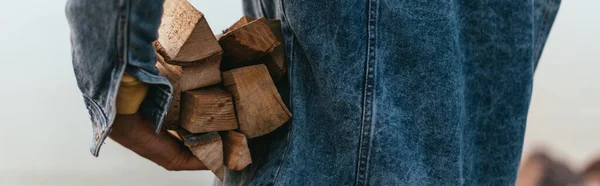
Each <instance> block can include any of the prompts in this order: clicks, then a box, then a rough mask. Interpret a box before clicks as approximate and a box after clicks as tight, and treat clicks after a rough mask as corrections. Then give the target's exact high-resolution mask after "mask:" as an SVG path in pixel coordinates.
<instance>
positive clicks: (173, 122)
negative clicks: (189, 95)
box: [156, 53, 181, 130]
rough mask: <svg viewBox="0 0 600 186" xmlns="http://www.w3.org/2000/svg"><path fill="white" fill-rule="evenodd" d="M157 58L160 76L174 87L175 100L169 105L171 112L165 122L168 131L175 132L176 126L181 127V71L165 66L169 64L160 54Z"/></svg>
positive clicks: (168, 112)
mask: <svg viewBox="0 0 600 186" xmlns="http://www.w3.org/2000/svg"><path fill="white" fill-rule="evenodd" d="M156 58H157V61H158V62H157V63H156V68H158V71H159V74H160V75H161V76H163V77H166V78H167V80H169V82H170V83H171V86H172V87H173V100H171V105H169V110H168V111H167V115H166V116H165V120H164V121H163V122H164V126H165V128H166V129H169V130H173V129H175V127H176V126H179V111H180V105H179V103H180V99H181V87H180V85H179V81H180V80H181V71H177V70H172V69H168V68H167V66H164V65H169V64H166V63H165V61H164V59H163V58H162V56H161V55H160V54H158V53H157V54H156ZM163 64H164V65H163ZM169 66H172V65H169Z"/></svg>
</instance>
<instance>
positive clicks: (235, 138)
mask: <svg viewBox="0 0 600 186" xmlns="http://www.w3.org/2000/svg"><path fill="white" fill-rule="evenodd" d="M219 134H220V135H221V139H222V140H223V159H224V164H225V166H227V167H228V168H230V169H232V170H238V171H239V170H243V169H244V168H246V167H247V166H248V165H250V164H251V163H252V156H251V155H250V149H248V140H247V139H246V136H244V134H242V133H238V132H235V131H226V132H219Z"/></svg>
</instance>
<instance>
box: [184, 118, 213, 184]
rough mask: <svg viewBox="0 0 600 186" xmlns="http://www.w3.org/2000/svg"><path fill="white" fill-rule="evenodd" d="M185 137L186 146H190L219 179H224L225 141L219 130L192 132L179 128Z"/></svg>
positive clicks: (195, 154)
mask: <svg viewBox="0 0 600 186" xmlns="http://www.w3.org/2000/svg"><path fill="white" fill-rule="evenodd" d="M178 133H180V136H182V137H183V141H184V143H185V146H187V147H189V148H190V150H191V151H192V153H193V154H194V156H196V157H197V158H198V159H199V160H200V161H202V163H204V165H206V167H207V168H208V169H210V170H211V171H212V172H213V173H214V174H215V175H216V176H217V178H219V180H221V181H222V180H223V176H224V175H223V174H224V172H223V171H224V170H223V141H222V140H221V137H220V136H219V133H217V132H210V133H201V134H192V133H189V132H187V131H184V130H179V131H178Z"/></svg>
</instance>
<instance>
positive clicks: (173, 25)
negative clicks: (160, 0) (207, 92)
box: [156, 0, 223, 66]
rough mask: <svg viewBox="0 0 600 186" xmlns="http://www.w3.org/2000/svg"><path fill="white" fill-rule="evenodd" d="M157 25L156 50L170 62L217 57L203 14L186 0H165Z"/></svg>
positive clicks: (218, 52)
mask: <svg viewBox="0 0 600 186" xmlns="http://www.w3.org/2000/svg"><path fill="white" fill-rule="evenodd" d="M163 7H164V11H163V16H162V20H161V24H160V27H159V29H158V33H159V38H158V42H159V43H160V45H158V46H156V48H157V50H158V52H159V53H160V54H161V55H162V56H163V57H164V58H165V61H166V62H167V63H170V64H175V65H181V66H187V65H193V64H196V63H203V62H206V61H220V57H221V54H222V53H223V50H222V49H221V46H219V44H218V42H217V40H216V38H215V36H214V35H213V32H212V30H211V29H210V27H209V25H208V23H207V22H206V18H205V17H204V15H203V14H202V13H201V12H200V11H198V10H197V9H196V8H194V6H192V4H190V3H189V2H188V1H187V0H166V1H165V3H164V5H163Z"/></svg>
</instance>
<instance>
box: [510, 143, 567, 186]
mask: <svg viewBox="0 0 600 186" xmlns="http://www.w3.org/2000/svg"><path fill="white" fill-rule="evenodd" d="M578 183H579V179H578V176H577V175H576V174H575V173H574V172H573V171H571V169H569V167H568V166H566V165H565V164H564V163H562V162H559V161H555V160H553V159H552V158H551V157H550V156H548V155H547V154H546V153H545V152H542V151H540V152H536V153H533V154H532V155H531V156H530V157H529V158H528V159H527V160H525V162H524V163H523V164H522V165H521V169H520V170H519V175H518V177H517V184H516V185H517V186H565V185H578Z"/></svg>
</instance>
